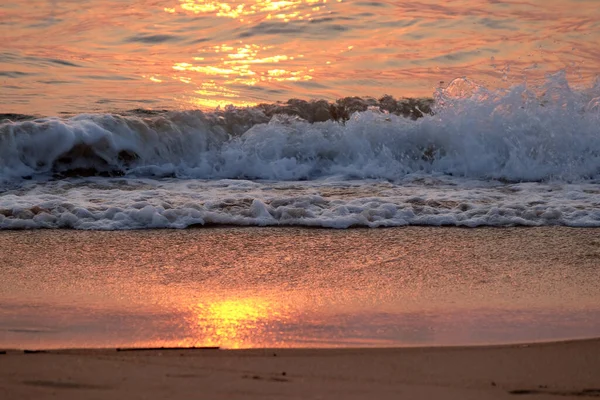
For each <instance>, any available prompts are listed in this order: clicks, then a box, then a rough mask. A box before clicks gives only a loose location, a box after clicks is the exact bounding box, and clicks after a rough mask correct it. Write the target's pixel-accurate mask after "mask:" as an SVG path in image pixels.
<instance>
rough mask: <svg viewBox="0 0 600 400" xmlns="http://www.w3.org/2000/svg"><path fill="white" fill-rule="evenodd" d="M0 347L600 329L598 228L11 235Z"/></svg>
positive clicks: (4, 257)
mask: <svg viewBox="0 0 600 400" xmlns="http://www.w3.org/2000/svg"><path fill="white" fill-rule="evenodd" d="M0 247H2V249H3V251H2V252H1V253H0V266H1V267H2V268H0V282H1V284H0V348H15V347H16V348H61V347H117V346H209V345H210V346H214V345H217V346H223V347H227V348H248V347H337V346H341V347H348V346H349V347H352V346H417V345H423V346H425V345H426V346H430V345H472V344H490V343H509V342H530V341H542V340H561V339H572V338H583V337H592V336H596V337H597V336H599V335H600V307H599V305H600V287H599V281H598V279H597V277H598V271H597V269H598V259H599V257H600V253H599V251H600V240H599V239H598V236H597V235H595V231H594V230H590V229H568V228H559V227H553V228H531V229H516V228H506V229H478V230H467V229H455V228H447V229H436V228H404V229H375V230H373V229H356V230H345V231H331V230H317V229H312V230H311V229H297V228H245V229H244V228H215V229H198V230H184V231H173V230H162V231H155V230H146V231H135V232H77V231H60V232H57V231H39V230H38V231H27V232H1V233H0Z"/></svg>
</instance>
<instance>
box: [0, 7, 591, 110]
mask: <svg viewBox="0 0 600 400" xmlns="http://www.w3.org/2000/svg"><path fill="white" fill-rule="evenodd" d="M599 21H600V8H599V7H597V2H596V0H531V1H527V2H526V1H488V0H476V1H452V2H440V1H433V0H420V1H384V0H377V1H361V0H343V1H342V0H329V1H328V0H285V1H272V0H220V1H212V0H211V1H208V0H205V1H202V0H135V1H127V2H123V1H120V0H118V1H115V0H111V1H106V0H87V1H84V2H82V1H79V0H62V1H56V0H54V1H53V0H30V1H26V2H24V1H5V2H2V4H0V32H1V40H2V51H1V52H0V83H1V85H2V88H1V91H0V112H3V113H19V114H27V115H31V114H34V115H57V114H60V113H67V114H77V113H82V112H106V111H122V110H130V109H134V108H145V109H148V108H150V109H164V108H166V109H170V110H178V109H195V108H201V109H213V108H214V107H216V106H217V105H226V104H234V105H253V104H256V103H260V102H267V103H272V102H274V101H285V100H287V99H290V98H303V99H314V98H325V99H329V100H335V99H337V98H340V97H345V96H374V97H379V96H381V95H384V94H390V95H393V96H395V97H400V96H431V95H432V94H433V92H434V89H435V88H436V87H439V86H440V85H442V86H444V85H446V84H447V83H448V82H450V81H451V80H452V79H454V78H458V77H463V76H467V77H469V78H470V79H472V80H474V81H477V82H479V83H480V84H483V85H484V86H486V87H488V88H490V89H494V88H498V87H508V86H511V85H514V84H520V83H523V82H524V81H525V80H528V81H529V82H530V83H534V82H536V81H539V80H540V79H541V78H543V77H544V75H545V74H547V73H551V72H556V71H558V70H564V71H566V73H567V77H568V79H569V82H571V84H572V85H579V84H583V85H584V86H587V85H589V84H590V83H591V82H592V80H593V79H594V78H595V77H596V76H597V75H598V74H599V73H600V70H599V66H600V51H599V50H598V46H597V43H598V42H599V41H600V22H599Z"/></svg>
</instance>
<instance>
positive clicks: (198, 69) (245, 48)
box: [172, 41, 314, 107]
mask: <svg viewBox="0 0 600 400" xmlns="http://www.w3.org/2000/svg"><path fill="white" fill-rule="evenodd" d="M273 49H274V46H259V45H256V44H244V43H243V42H241V41H240V42H239V43H237V44H236V45H235V46H231V45H227V44H221V45H218V46H210V47H206V48H204V49H201V53H202V56H197V57H194V58H193V61H194V63H190V62H178V63H175V64H174V65H173V67H172V68H173V70H174V71H177V73H179V74H180V73H187V76H186V77H185V79H186V80H185V82H186V83H191V82H192V81H194V82H195V81H197V82H198V85H199V88H198V89H197V90H195V93H196V94H197V95H200V96H201V97H194V98H192V100H191V102H192V103H193V104H194V105H196V106H200V107H217V106H224V105H227V104H234V105H237V106H240V105H242V106H248V105H255V104H256V103H255V102H252V101H247V100H244V101H236V100H234V99H235V98H239V97H241V94H240V91H239V90H236V89H234V88H235V86H236V85H243V86H255V85H257V84H259V83H276V82H298V81H309V80H312V79H313V77H312V75H311V73H312V72H314V68H307V67H303V68H291V67H288V66H285V67H284V65H282V64H284V63H286V62H287V63H294V65H296V64H295V61H294V60H296V59H302V58H303V57H304V56H303V55H297V56H294V55H285V54H280V50H277V51H276V52H274V50H273ZM265 53H266V54H265ZM215 55H216V56H217V57H218V58H217V57H215ZM207 78H208V79H207ZM176 79H179V80H182V77H181V76H177V78H176Z"/></svg>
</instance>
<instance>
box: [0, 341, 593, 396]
mask: <svg viewBox="0 0 600 400" xmlns="http://www.w3.org/2000/svg"><path fill="white" fill-rule="evenodd" d="M594 397H600V340H599V339H594V340H583V341H572V342H558V343H546V344H531V345H509V346H491V347H448V348H403V349H337V350H333V349H332V350H310V349H285V350H278V349H276V350H153V351H135V352H117V351H115V350H63V351H53V352H49V353H36V354H24V353H23V352H22V351H8V352H7V353H6V354H2V355H0V398H2V399H50V398H52V399H54V398H61V399H237V398H240V399H241V398H256V399H280V398H281V399H461V400H467V399H514V398H525V399H527V398H532V399H535V400H542V399H566V398H577V399H581V398H594Z"/></svg>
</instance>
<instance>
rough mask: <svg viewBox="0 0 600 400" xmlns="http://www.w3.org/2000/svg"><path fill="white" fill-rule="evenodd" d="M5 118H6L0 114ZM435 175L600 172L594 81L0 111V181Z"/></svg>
mask: <svg viewBox="0 0 600 400" xmlns="http://www.w3.org/2000/svg"><path fill="white" fill-rule="evenodd" d="M7 117H8V118H7ZM417 172H418V173H440V174H446V175H452V176H459V177H466V178H474V179H484V180H488V179H496V180H506V181H510V182H526V181H548V180H565V181H578V180H588V179H597V178H598V177H599V176H600V83H598V84H596V85H594V86H593V87H591V88H588V89H585V90H579V91H578V90H573V89H571V88H570V87H569V86H568V84H567V82H566V80H565V78H564V75H563V74H558V75H557V76H554V77H552V78H551V79H549V80H548V82H547V83H546V86H545V87H543V88H541V90H540V88H536V90H532V89H530V88H528V87H527V85H525V84H523V85H520V86H515V87H513V88H511V89H509V90H488V89H486V88H484V87H481V86H478V85H476V84H475V83H473V82H471V81H469V80H468V79H457V80H455V81H453V82H452V83H451V84H450V85H449V86H448V87H447V88H445V89H443V90H439V91H438V92H436V94H435V98H434V99H433V100H427V99H401V100H395V99H393V98H391V97H384V98H382V99H379V100H375V99H361V98H346V99H341V100H338V101H337V102H335V103H328V102H326V101H312V102H307V101H301V100H290V101H288V102H287V103H285V104H270V105H260V106H256V107H252V108H235V107H228V108H225V109H222V110H216V111H214V112H212V113H203V112H201V111H177V112H175V111H162V112H157V111H143V110H137V111H132V112H129V113H124V114H82V115H77V116H74V117H71V118H37V119H31V118H27V117H26V116H14V115H13V116H12V117H11V116H5V119H4V120H3V121H2V122H1V124H0V180H1V181H3V182H4V183H7V182H11V181H15V180H17V181H18V180H22V179H30V178H31V177H34V176H51V177H59V178H60V177H65V176H89V175H107V176H115V175H118V176H122V175H127V176H137V177H176V178H200V179H224V178H227V179H268V180H313V179H319V178H323V177H327V176H345V177H347V178H351V179H366V178H376V179H386V180H390V181H395V180H398V179H400V178H402V177H403V176H406V175H407V174H411V173H417Z"/></svg>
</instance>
